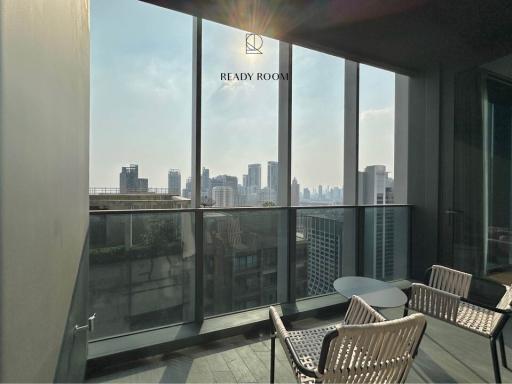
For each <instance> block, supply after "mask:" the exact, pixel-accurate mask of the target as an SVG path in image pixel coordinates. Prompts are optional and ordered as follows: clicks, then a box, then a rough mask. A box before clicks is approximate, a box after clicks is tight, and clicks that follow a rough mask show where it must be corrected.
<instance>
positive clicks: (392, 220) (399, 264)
mask: <svg viewBox="0 0 512 384" xmlns="http://www.w3.org/2000/svg"><path fill="white" fill-rule="evenodd" d="M408 255H409V207H378V208H376V207H367V208H364V276H368V277H373V278H375V279H379V280H398V279H405V278H407V277H408V272H407V271H408V259H409V256H408Z"/></svg>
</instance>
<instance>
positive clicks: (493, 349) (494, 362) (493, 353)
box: [491, 338, 501, 383]
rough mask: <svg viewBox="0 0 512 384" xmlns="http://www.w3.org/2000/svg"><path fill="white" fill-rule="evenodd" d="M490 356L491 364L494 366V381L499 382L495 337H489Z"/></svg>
mask: <svg viewBox="0 0 512 384" xmlns="http://www.w3.org/2000/svg"><path fill="white" fill-rule="evenodd" d="M491 356H492V366H493V368H494V380H495V381H496V383H501V374H500V365H499V363H498V350H497V349H496V339H494V338H492V339H491Z"/></svg>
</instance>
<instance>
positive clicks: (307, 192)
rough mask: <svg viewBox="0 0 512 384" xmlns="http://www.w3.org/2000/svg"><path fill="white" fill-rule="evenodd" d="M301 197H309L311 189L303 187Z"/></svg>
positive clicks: (307, 198) (305, 198)
mask: <svg viewBox="0 0 512 384" xmlns="http://www.w3.org/2000/svg"><path fill="white" fill-rule="evenodd" d="M303 197H304V200H310V199H311V191H310V190H309V188H304V192H303Z"/></svg>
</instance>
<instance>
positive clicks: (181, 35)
mask: <svg viewBox="0 0 512 384" xmlns="http://www.w3.org/2000/svg"><path fill="white" fill-rule="evenodd" d="M263 39H264V43H263V47H262V51H263V54H262V55H246V54H245V32H243V31H240V30H237V29H234V28H230V27H226V26H223V25H220V24H216V23H213V22H208V21H204V22H203V101H202V102H203V115H202V122H203V141H202V149H203V153H202V160H203V165H204V166H206V167H208V168H210V175H211V176H215V175H218V174H230V175H234V176H237V177H239V182H240V183H241V182H242V180H241V176H242V174H244V173H247V164H249V163H261V164H262V185H266V164H267V161H269V160H274V161H276V160H277V118H278V114H277V106H278V103H277V101H278V100H277V99H278V84H277V81H256V80H252V81H240V82H237V81H232V82H228V81H223V80H221V79H220V73H221V72H256V73H257V72H271V73H273V72H278V42H277V41H276V40H272V39H270V38H266V37H264V38H263ZM360 74H361V75H360V76H361V78H360V83H361V90H360V160H359V161H360V169H363V168H364V166H366V165H371V164H385V165H386V166H387V168H388V169H389V170H390V171H392V170H393V166H394V162H393V145H394V143H393V141H394V137H393V135H394V118H393V116H394V74H393V73H391V72H387V71H383V70H380V69H376V68H372V67H369V66H364V65H362V66H361V70H360ZM343 82H344V60H343V59H340V58H337V57H333V56H330V55H326V54H321V53H318V52H314V51H311V50H308V49H305V48H301V47H296V46H294V49H293V83H292V88H293V94H292V95H293V97H292V100H293V105H292V128H293V132H292V140H293V141H292V176H293V177H297V179H298V181H299V183H300V184H301V187H304V186H309V187H310V188H312V187H316V186H317V185H318V184H322V185H324V186H325V185H331V186H333V185H338V186H341V185H342V176H343V174H342V172H343V103H344V100H343V97H344V90H343ZM191 88H192V17H190V16H188V15H184V14H179V13H176V12H173V11H169V10H167V9H163V8H159V7H157V6H153V5H149V4H146V3H142V2H139V1H137V0H92V2H91V158H90V169H91V175H90V185H91V186H93V187H117V186H118V185H119V172H120V169H121V167H122V166H124V165H128V164H130V163H135V164H138V165H139V175H140V177H147V178H148V179H149V185H150V187H166V186H167V171H168V170H169V169H170V168H177V169H179V170H181V173H182V184H183V186H184V184H185V180H186V178H187V177H188V176H190V173H191V172H190V167H191V166H190V164H191V161H190V158H191V121H192V115H191V111H192V104H191V99H192V93H191Z"/></svg>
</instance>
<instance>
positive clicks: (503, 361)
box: [498, 331, 508, 368]
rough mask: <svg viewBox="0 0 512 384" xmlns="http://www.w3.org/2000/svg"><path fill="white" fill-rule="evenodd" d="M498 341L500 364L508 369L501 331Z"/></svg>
mask: <svg viewBox="0 0 512 384" xmlns="http://www.w3.org/2000/svg"><path fill="white" fill-rule="evenodd" d="M498 341H499V343H500V355H501V363H502V364H503V366H504V367H505V368H508V365H507V355H506V354H505V340H503V331H502V332H501V333H500V336H499V339H498Z"/></svg>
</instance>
